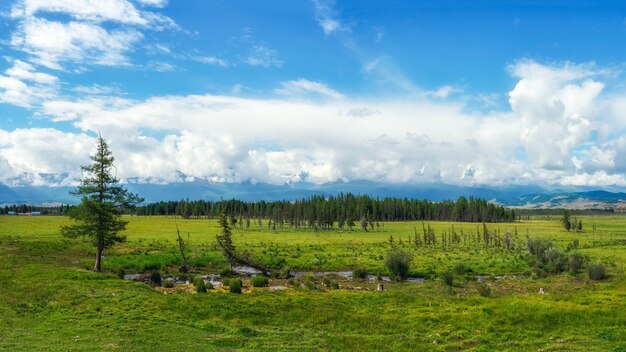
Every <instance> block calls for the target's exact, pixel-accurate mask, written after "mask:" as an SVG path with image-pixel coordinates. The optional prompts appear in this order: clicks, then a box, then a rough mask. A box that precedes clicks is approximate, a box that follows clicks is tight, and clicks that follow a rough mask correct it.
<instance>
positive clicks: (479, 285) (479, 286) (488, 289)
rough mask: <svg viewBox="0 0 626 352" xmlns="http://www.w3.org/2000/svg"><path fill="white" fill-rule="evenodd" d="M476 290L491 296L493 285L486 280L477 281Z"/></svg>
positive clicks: (484, 295)
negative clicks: (485, 281)
mask: <svg viewBox="0 0 626 352" xmlns="http://www.w3.org/2000/svg"><path fill="white" fill-rule="evenodd" d="M476 290H477V291H478V294H479V295H481V296H483V297H491V287H489V285H487V284H486V283H484V282H478V283H476Z"/></svg>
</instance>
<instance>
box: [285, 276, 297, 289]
mask: <svg viewBox="0 0 626 352" xmlns="http://www.w3.org/2000/svg"><path fill="white" fill-rule="evenodd" d="M287 283H289V285H291V286H293V287H299V286H300V280H298V278H295V277H292V278H291V279H289V280H287Z"/></svg>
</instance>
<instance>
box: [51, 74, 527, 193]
mask: <svg viewBox="0 0 626 352" xmlns="http://www.w3.org/2000/svg"><path fill="white" fill-rule="evenodd" d="M305 86H307V85H305ZM314 87H315V85H314ZM355 106H367V109H368V111H370V110H371V111H376V113H373V114H361V115H359V116H355V115H353V114H346V113H345V111H350V110H351V109H354V107H355ZM43 113H44V114H45V115H47V116H50V117H51V118H53V119H55V120H63V121H71V122H72V123H73V124H74V125H75V126H76V127H77V128H79V129H81V130H82V131H85V132H94V131H100V132H101V133H102V134H103V135H104V136H105V137H107V138H108V139H109V140H110V142H111V147H112V148H113V149H114V151H117V152H116V153H117V154H118V155H119V156H120V157H119V158H118V162H119V170H120V172H121V173H122V174H121V176H122V177H126V178H128V177H141V178H148V177H159V178H161V179H162V180H165V181H173V180H176V179H177V177H178V176H177V172H179V171H180V172H182V173H184V174H185V175H188V176H191V177H194V178H196V179H209V180H214V181H223V182H242V181H250V180H254V181H255V182H267V183H283V182H296V181H297V180H300V181H308V182H316V183H324V182H332V181H336V180H356V179H371V180H377V181H388V182H409V181H411V182H431V181H433V180H436V179H438V178H439V177H441V176H440V175H441V174H442V170H444V171H445V172H443V174H444V175H447V176H445V177H444V180H445V181H449V182H458V180H459V179H460V178H461V176H462V174H463V172H465V171H466V170H463V169H460V168H459V165H467V164H469V163H471V164H472V167H473V168H474V169H475V173H474V177H473V179H474V180H477V181H479V182H480V181H482V182H491V181H494V180H495V181H497V180H498V179H499V178H502V177H511V175H515V174H517V173H519V172H520V171H521V170H522V169H523V167H524V165H523V163H521V162H519V161H516V160H515V159H514V158H513V156H512V155H513V154H514V151H515V148H516V143H517V140H518V130H517V129H516V128H515V125H514V124H513V122H514V121H515V120H514V119H515V117H514V116H513V115H511V114H502V115H497V116H496V115H494V116H487V117H484V116H473V115H468V114H466V113H464V112H463V111H462V108H461V107H458V106H449V105H446V104H440V103H434V102H429V101H426V100H425V101H420V102H414V103H396V102H386V101H380V102H368V103H367V104H365V103H364V102H361V101H355V100H349V99H345V98H344V99H343V100H334V99H333V100H331V101H327V102H316V103H313V102H307V101H300V100H295V101H294V100H283V99H250V98H238V97H233V96H215V95H192V96H183V97H180V96H179V97H174V96H171V97H156V98H151V99H148V100H146V101H141V102H135V101H131V100H127V99H121V98H116V99H115V100H109V99H104V98H92V99H88V100H83V101H74V102H69V101H51V102H47V103H46V104H44V107H43ZM433 121H437V123H436V124H434V123H432V122H433ZM440 124H441V125H445V126H451V127H450V128H448V129H445V130H442V129H441V128H440V127H439V126H440ZM407 131H408V133H407ZM467 131H473V132H472V133H473V136H474V138H477V139H479V140H481V142H484V144H485V147H484V148H483V149H481V150H480V151H479V153H477V152H476V151H475V150H469V148H467V144H466V142H465V140H466V139H467V137H466V136H467ZM155 136H162V137H155ZM494 145H498V146H499V147H498V148H493V147H492V146H494ZM466 174H467V173H466Z"/></svg>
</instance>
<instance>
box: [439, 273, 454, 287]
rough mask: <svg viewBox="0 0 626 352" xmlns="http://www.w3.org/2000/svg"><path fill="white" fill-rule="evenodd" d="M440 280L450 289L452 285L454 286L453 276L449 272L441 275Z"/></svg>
mask: <svg viewBox="0 0 626 352" xmlns="http://www.w3.org/2000/svg"><path fill="white" fill-rule="evenodd" d="M441 279H442V280H443V283H444V284H446V286H448V287H452V285H454V275H453V274H452V272H451V271H444V272H443V273H442V274H441Z"/></svg>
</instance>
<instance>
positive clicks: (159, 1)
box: [138, 0, 167, 7]
mask: <svg viewBox="0 0 626 352" xmlns="http://www.w3.org/2000/svg"><path fill="white" fill-rule="evenodd" d="M138 1H139V2H140V3H142V4H143V5H146V6H153V7H165V5H167V0H138Z"/></svg>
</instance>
